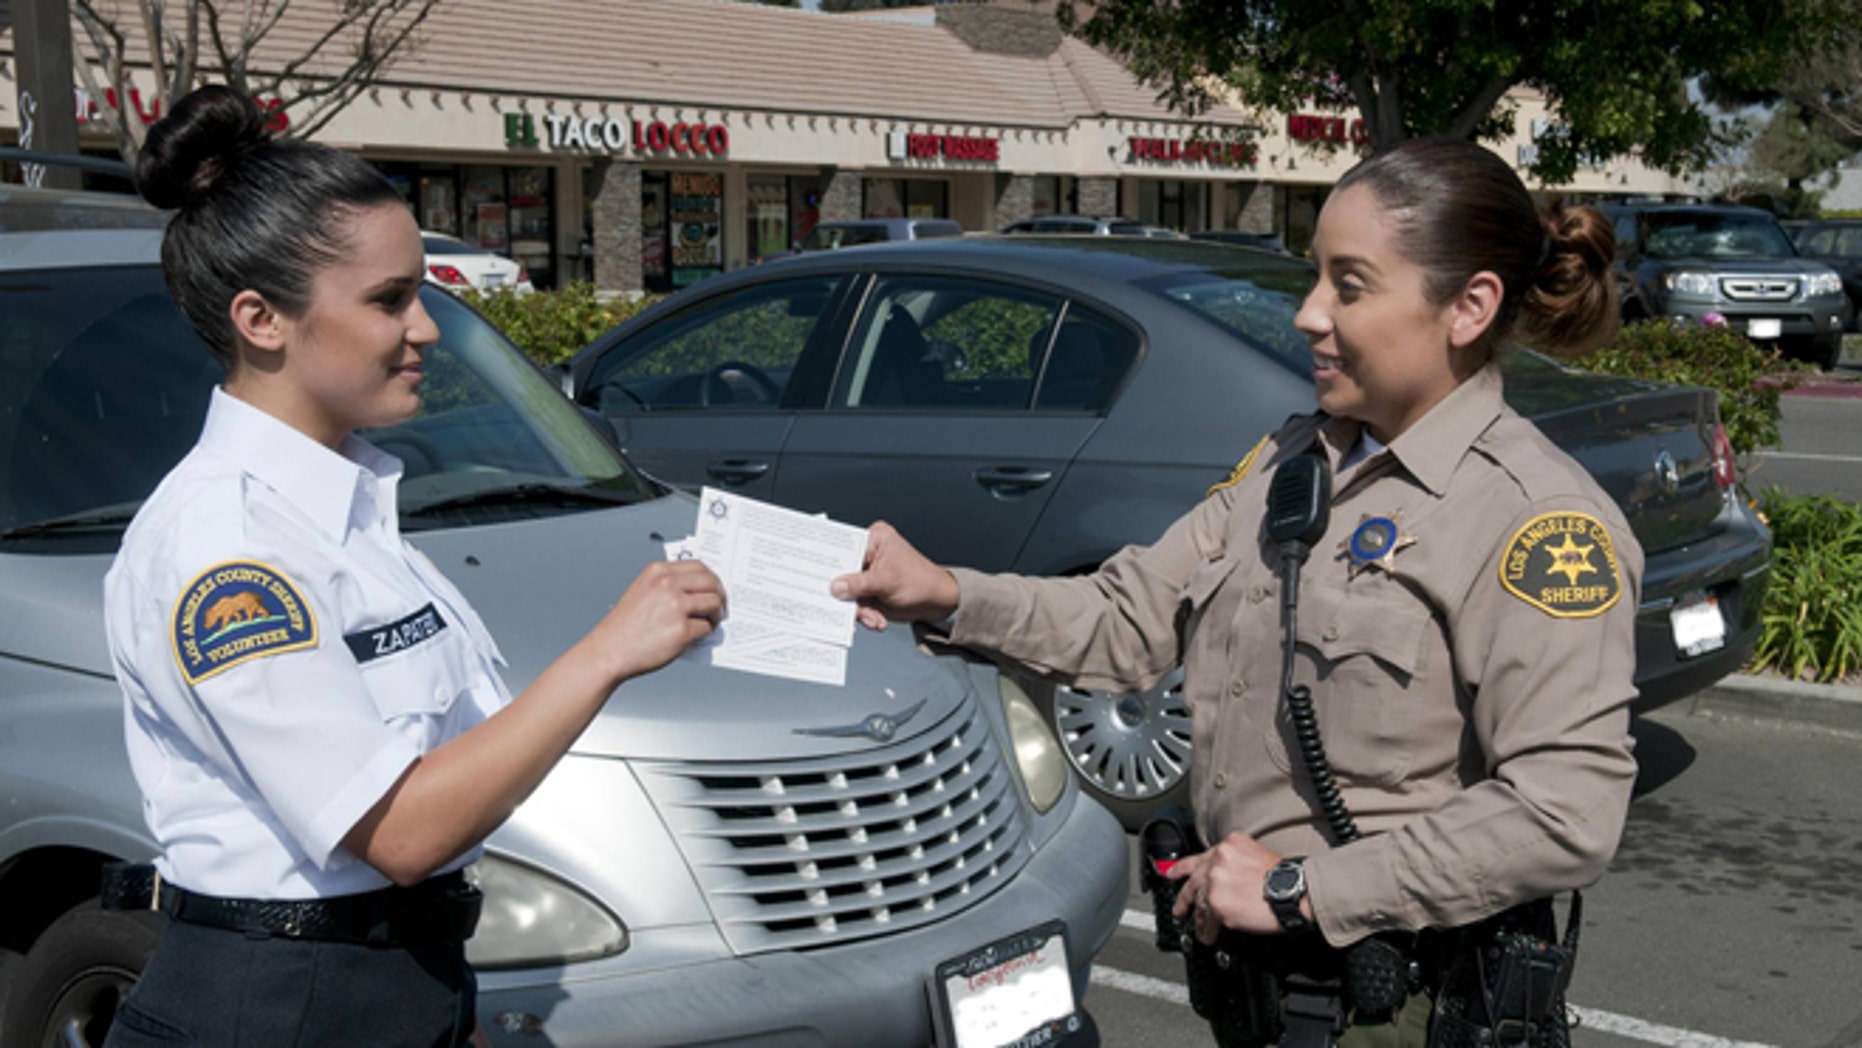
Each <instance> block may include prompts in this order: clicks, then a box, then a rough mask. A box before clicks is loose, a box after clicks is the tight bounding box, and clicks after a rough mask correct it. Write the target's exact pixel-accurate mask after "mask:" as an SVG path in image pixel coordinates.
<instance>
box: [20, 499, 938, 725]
mask: <svg viewBox="0 0 1862 1048" xmlns="http://www.w3.org/2000/svg"><path fill="white" fill-rule="evenodd" d="M696 515H697V511H696V502H695V501H694V500H693V499H691V498H690V497H689V496H673V497H668V498H662V499H657V500H655V501H652V502H648V503H644V504H641V505H635V506H622V507H616V508H614V509H611V510H595V511H588V512H579V513H565V514H560V515H556V516H550V517H545V518H541V519H536V520H526V521H520V522H514V523H507V524H491V525H482V526H477V527H469V528H455V529H448V530H443V531H425V532H417V533H415V534H412V535H410V536H409V538H410V539H411V540H412V541H413V543H414V544H415V545H416V546H418V547H420V549H421V550H422V551H423V552H425V553H426V554H427V555H428V556H429V557H431V558H432V559H433V561H434V563H435V564H437V565H439V567H440V570H442V571H443V572H445V574H446V576H447V577H448V578H449V579H451V580H452V581H453V583H454V584H455V585H457V586H458V587H459V589H460V590H461V591H463V592H464V593H465V595H466V597H467V599H468V600H470V601H471V602H472V606H473V608H474V610H476V611H477V612H478V613H479V616H480V617H481V618H483V619H484V620H485V625H486V626H487V627H488V628H489V629H490V630H491V634H492V637H493V638H495V639H496V641H497V644H498V647H499V649H500V650H501V651H502V653H503V655H504V658H505V660H506V662H507V663H508V665H507V667H506V668H505V670H504V673H503V676H504V679H505V682H506V683H507V684H508V685H509V686H510V688H511V691H512V693H513V694H516V693H519V692H521V691H522V690H523V689H524V687H525V686H526V685H528V684H529V683H530V681H531V680H532V678H534V677H536V675H537V674H539V673H541V672H542V671H543V668H544V667H546V666H548V665H549V664H550V662H551V661H553V660H554V659H555V658H556V657H557V656H558V655H560V654H562V653H563V651H565V650H566V649H567V648H568V647H569V646H570V645H571V644H573V643H575V641H576V640H578V639H579V638H580V637H581V636H582V635H583V634H584V633H586V632H587V631H588V630H589V628H591V627H592V626H594V624H595V623H596V622H597V621H599V620H600V618H601V616H602V615H604V614H606V613H607V611H608V609H609V608H610V607H612V606H613V604H614V602H615V601H616V600H617V599H619V597H620V595H621V593H622V591H624V590H625V589H626V588H627V584H628V583H629V582H631V581H632V580H633V578H634V576H635V575H637V574H639V572H640V570H641V569H642V568H644V567H645V566H646V565H647V564H648V563H649V562H651V561H653V560H658V559H661V558H662V557H663V555H664V550H663V548H662V539H661V536H664V538H665V539H678V538H684V537H685V536H686V535H688V534H689V533H690V532H691V530H692V526H693V523H694V520H695V518H696ZM109 567H110V557H108V556H18V555H5V556H0V655H3V656H12V657H15V658H21V659H27V660H30V661H33V662H37V663H40V664H43V665H51V666H56V667H60V668H64V669H68V670H72V671H75V672H80V673H87V674H91V675H96V676H106V677H107V676H110V675H111V673H112V669H111V664H110V655H109V650H108V647H107V645H106V644H105V642H104V626H103V576H104V573H105V572H106V571H108V570H109ZM855 632H856V636H855V638H854V643H853V647H852V649H851V650H850V652H849V654H848V660H847V683H846V685H845V686H843V687H838V688H836V687H828V686H825V685H820V684H808V683H803V682H799V681H790V680H781V679H778V678H775V677H764V676H757V675H754V674H749V673H743V672H739V671H736V670H726V669H714V668H711V667H707V666H701V665H697V664H695V663H693V662H690V661H687V660H683V659H681V660H676V661H674V662H673V663H672V664H671V665H669V666H667V667H666V668H665V669H663V670H661V671H659V672H658V673H653V674H650V675H648V676H646V677H643V678H640V679H637V680H632V681H629V682H627V683H626V684H623V685H622V686H621V687H620V688H618V689H616V691H615V692H614V694H613V695H612V696H611V697H610V698H609V700H608V702H607V705H606V706H605V707H604V708H603V709H602V711H601V713H600V714H599V715H598V716H597V717H596V718H595V721H594V723H593V724H591V725H590V726H589V729H588V731H587V732H585V733H584V734H583V736H582V738H581V739H580V740H579V741H578V742H577V743H576V745H575V747H574V751H575V752H578V753H584V754H590V755H596V756H605V757H629V758H646V759H656V760H750V759H788V758H798V757H815V756H831V755H836V754H843V753H850V752H855V751H859V750H865V749H870V748H872V747H873V746H875V745H877V744H879V743H881V742H891V741H903V740H906V739H909V738H911V737H913V736H915V735H918V734H920V733H921V732H924V731H926V730H928V729H930V728H932V727H934V726H936V725H937V724H938V723H939V722H940V721H942V720H944V719H945V718H946V717H947V716H949V715H950V714H951V713H952V712H953V711H954V710H955V709H956V708H957V707H958V706H959V705H961V704H962V702H963V701H964V696H965V694H966V693H967V691H968V689H969V686H970V680H971V677H970V674H969V672H968V667H966V666H965V665H964V664H963V663H962V662H960V661H959V660H957V659H956V658H955V657H952V656H940V657H931V656H927V655H925V654H923V653H922V652H920V651H918V650H917V648H916V647H915V645H914V642H913V638H912V634H911V631H910V630H909V629H907V628H904V627H897V626H895V627H893V628H892V629H889V630H886V631H885V632H883V633H873V632H869V631H867V630H864V629H856V631H855ZM908 713H909V716H907V714H908ZM873 717H884V718H890V719H891V721H892V722H894V723H893V725H892V728H893V734H891V735H887V736H886V737H885V738H876V737H873V736H869V735H868V734H867V733H866V732H864V731H861V730H858V729H860V728H861V727H863V726H864V725H865V724H866V722H867V721H868V719H869V718H873ZM821 732H825V733H827V734H815V733H821ZM882 734H883V731H882Z"/></svg>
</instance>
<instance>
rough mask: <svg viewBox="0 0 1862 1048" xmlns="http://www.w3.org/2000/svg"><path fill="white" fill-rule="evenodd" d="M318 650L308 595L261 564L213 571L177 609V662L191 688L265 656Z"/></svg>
mask: <svg viewBox="0 0 1862 1048" xmlns="http://www.w3.org/2000/svg"><path fill="white" fill-rule="evenodd" d="M316 645H317V619H316V617H315V616H314V615H312V614H311V612H310V605H309V604H307V603H305V601H304V597H303V595H302V594H300V593H299V592H298V590H297V587H296V586H294V585H292V584H291V580H289V579H287V578H285V577H284V575H283V573H281V572H279V571H278V570H277V569H276V568H272V567H269V566H267V565H264V564H260V563H258V562H257V561H249V560H236V561H229V562H227V563H225V564H218V565H215V566H214V567H211V568H208V569H207V570H206V571H204V572H202V573H201V574H200V577H199V578H196V579H195V580H194V581H193V582H191V583H189V584H188V587H187V589H186V590H183V591H182V593H181V600H180V601H179V602H178V603H176V604H175V620H174V646H175V661H177V662H179V663H180V664H181V675H182V676H184V677H186V678H187V682H188V683H189V684H199V683H200V682H201V681H204V680H206V679H207V678H208V677H211V676H213V675H214V674H216V673H219V672H221V671H222V670H226V669H230V668H232V667H234V666H237V665H239V664H240V663H242V662H247V661H250V660H252V659H256V658H258V657H259V656H261V655H277V654H280V653H282V652H287V651H297V650H298V649H300V648H313V647H316Z"/></svg>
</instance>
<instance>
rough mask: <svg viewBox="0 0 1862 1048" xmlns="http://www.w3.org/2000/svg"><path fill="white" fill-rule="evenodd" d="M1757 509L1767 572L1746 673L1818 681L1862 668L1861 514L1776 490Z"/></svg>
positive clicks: (1851, 506)
mask: <svg viewBox="0 0 1862 1048" xmlns="http://www.w3.org/2000/svg"><path fill="white" fill-rule="evenodd" d="M1760 506H1761V509H1762V511H1763V513H1764V514H1765V517H1766V519H1767V521H1768V522H1769V523H1770V524H1771V529H1772V568H1771V584H1770V586H1769V587H1768V588H1767V589H1766V591H1765V606H1764V609H1763V611H1762V621H1763V628H1762V630H1761V632H1760V634H1759V643H1758V648H1757V650H1755V651H1754V652H1753V656H1752V662H1753V665H1754V666H1755V667H1757V668H1760V669H1765V668H1770V669H1775V670H1777V671H1779V672H1780V673H1784V674H1786V675H1788V676H1790V677H1792V678H1794V679H1810V680H1819V681H1830V680H1837V679H1840V678H1842V677H1846V676H1848V675H1849V674H1850V673H1851V672H1854V671H1855V670H1857V669H1858V668H1862V506H1858V505H1856V504H1855V503H1853V502H1844V501H1842V500H1840V499H1835V498H1831V497H1830V496H1828V495H1787V494H1785V493H1784V492H1782V491H1779V490H1777V489H1772V490H1770V491H1767V492H1766V493H1765V495H1764V498H1763V499H1762V500H1761V502H1760Z"/></svg>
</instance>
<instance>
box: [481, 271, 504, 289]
mask: <svg viewBox="0 0 1862 1048" xmlns="http://www.w3.org/2000/svg"><path fill="white" fill-rule="evenodd" d="M485 286H486V287H503V286H504V274H503V273H487V274H485Z"/></svg>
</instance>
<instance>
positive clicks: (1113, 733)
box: [1054, 669, 1190, 800]
mask: <svg viewBox="0 0 1862 1048" xmlns="http://www.w3.org/2000/svg"><path fill="white" fill-rule="evenodd" d="M1054 726H1055V727H1056V728H1057V729H1058V730H1059V733H1060V741H1061V744H1062V745H1063V746H1064V747H1065V748H1066V751H1067V758H1068V759H1069V760H1071V761H1072V762H1073V766H1074V767H1075V768H1076V769H1078V770H1079V773H1080V775H1081V777H1083V778H1084V779H1085V780H1086V781H1087V783H1088V784H1090V785H1091V786H1093V787H1094V788H1095V789H1097V790H1099V791H1100V792H1101V793H1104V794H1107V795H1108V796H1112V797H1116V798H1118V799H1120V800H1143V799H1147V798H1151V797H1156V796H1158V795H1159V794H1162V793H1165V792H1167V791H1168V790H1170V789H1171V788H1172V787H1174V786H1176V785H1177V783H1179V782H1181V781H1183V776H1185V775H1186V774H1188V773H1189V770H1190V712H1189V710H1188V709H1187V708H1185V706H1184V705H1183V671H1182V670H1181V669H1178V670H1174V671H1172V672H1171V674H1170V675H1169V676H1168V677H1165V678H1164V679H1163V680H1162V681H1159V682H1158V683H1157V685H1156V686H1155V687H1153V688H1151V689H1150V690H1149V691H1146V692H1141V693H1136V694H1134V693H1130V692H1108V691H1094V690H1091V689H1087V688H1069V687H1065V686H1062V687H1058V688H1056V689H1054Z"/></svg>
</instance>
